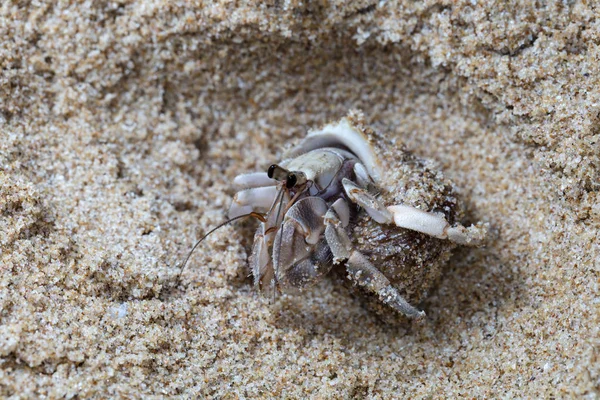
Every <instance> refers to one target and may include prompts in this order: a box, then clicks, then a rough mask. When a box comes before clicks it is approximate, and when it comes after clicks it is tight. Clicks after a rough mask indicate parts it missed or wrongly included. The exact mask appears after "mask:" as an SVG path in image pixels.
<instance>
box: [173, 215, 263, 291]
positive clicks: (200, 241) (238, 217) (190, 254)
mask: <svg viewBox="0 0 600 400" xmlns="http://www.w3.org/2000/svg"><path fill="white" fill-rule="evenodd" d="M246 217H253V218H256V219H258V220H259V221H261V222H266V221H267V220H266V219H265V216H264V215H262V214H260V213H257V212H254V211H252V212H251V213H248V214H243V215H238V216H237V217H234V218H231V219H228V220H227V221H225V222H223V223H221V224H219V225H217V226H215V227H214V228H212V229H211V230H210V231H208V233H207V234H206V235H204V236H202V237H201V238H200V239H199V240H198V241H197V242H196V244H194V247H192V249H191V250H190V252H189V253H188V255H187V257H186V258H185V260H184V261H183V263H182V264H181V269H180V270H179V274H178V275H177V281H179V278H180V277H181V274H182V273H183V270H184V269H185V266H186V265H187V262H188V260H189V259H190V257H191V256H192V253H193V252H194V250H196V247H198V245H200V243H202V242H203V241H204V239H206V238H207V237H208V236H209V235H210V234H211V233H213V232H214V231H216V230H217V229H219V228H222V227H224V226H225V225H228V224H230V223H232V222H233V221H236V220H238V219H242V218H246Z"/></svg>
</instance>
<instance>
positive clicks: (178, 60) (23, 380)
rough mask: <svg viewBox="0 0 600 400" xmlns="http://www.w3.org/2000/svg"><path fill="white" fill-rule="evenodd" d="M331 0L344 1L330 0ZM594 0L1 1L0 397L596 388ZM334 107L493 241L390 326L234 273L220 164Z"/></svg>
mask: <svg viewBox="0 0 600 400" xmlns="http://www.w3.org/2000/svg"><path fill="white" fill-rule="evenodd" d="M337 3H340V4H337ZM597 14H598V12H597V11H596V10H595V7H594V5H593V2H587V3H586V2H562V1H561V2H555V3H552V4H550V5H547V6H541V5H540V2H534V1H514V2H511V3H505V2H497V3H494V2H477V1H461V2H451V1H426V2H412V1H406V2H402V1H381V2H370V1H354V2H347V3H344V4H341V2H326V1H311V2H299V1H295V0H290V1H278V0H272V1H266V2H263V1H247V2H230V1H225V0H222V1H217V2H189V3H187V2H168V1H164V0H155V1H138V2H135V1H132V2H129V1H117V2H104V1H102V2H90V1H88V2H85V1H80V2H69V1H62V2H52V1H48V2H44V1H36V2H26V1H23V2H19V1H8V2H4V3H3V4H2V5H1V6H0V37H1V38H2V40H1V41H0V213H1V214H0V251H1V253H0V268H1V275H0V309H1V312H0V397H12V398H41V397H46V398H63V397H64V398H74V397H77V398H90V397H97V398H106V397H114V398H141V397H144V398H161V397H176V396H180V397H181V398H191V397H201V398H231V399H235V398H274V397H278V398H306V397H310V398H408V397H410V398H444V397H469V398H492V397H494V398H496V397H501V398H514V397H518V398H590V399H591V398H598V397H599V396H600V361H599V354H600V332H599V331H600V328H599V326H600V296H599V280H600V261H598V260H600V246H599V243H600V238H599V235H598V228H599V225H600V178H599V176H600V175H599V172H600V171H599V169H600V158H599V153H600V146H599V145H598V142H599V139H600V138H599V132H600V116H599V115H600V99H599V98H600V70H599V63H598V59H599V57H600V47H599V46H598V43H600V34H599V32H600V30H599V29H600V26H598V25H599V21H600V19H598V18H597ZM351 108H360V109H362V110H363V111H364V113H365V115H366V117H367V119H368V120H369V122H370V123H371V124H372V125H373V126H374V127H375V128H376V129H378V130H379V131H381V132H383V133H385V134H386V135H389V137H390V138H392V139H394V138H395V139H398V140H402V141H404V142H405V143H406V144H407V146H408V147H409V148H411V149H412V150H414V152H415V153H416V154H418V155H420V156H423V157H428V158H430V159H433V160H435V161H436V162H437V163H438V164H439V166H440V168H442V169H443V170H444V172H445V174H446V176H447V177H449V178H451V179H452V180H453V181H454V182H455V184H456V186H457V189H458V191H459V194H460V196H461V199H462V201H463V202H464V205H465V208H466V210H467V220H468V221H471V222H476V221H483V222H487V223H489V224H490V232H489V238H488V242H487V245H486V246H485V247H481V248H460V249H458V250H457V251H456V252H455V253H454V255H453V257H452V258H451V260H450V262H449V263H448V265H447V268H446V269H445V271H444V275H443V279H442V280H441V282H440V284H439V286H438V287H437V288H436V289H435V290H434V291H433V292H432V293H431V294H430V295H429V297H428V298H427V299H426V300H425V301H424V302H423V303H422V304H420V307H422V308H423V309H425V310H426V312H427V319H426V321H424V322H423V323H404V324H389V323H386V322H384V321H382V320H381V319H380V318H379V317H377V316H376V315H374V314H373V313H371V312H369V311H368V310H367V309H366V308H365V307H363V304H362V302H361V301H360V299H358V298H354V297H352V296H350V295H348V293H347V292H346V291H345V290H343V289H342V288H341V287H340V286H339V285H337V284H336V283H335V282H334V281H331V280H324V281H322V282H321V283H320V284H319V285H317V286H316V287H314V288H312V289H310V290H308V291H306V292H304V293H302V294H300V295H285V296H282V297H280V298H278V299H277V300H276V301H275V302H274V303H273V304H270V302H269V299H265V298H263V297H261V296H259V295H257V294H256V293H255V292H254V290H253V288H252V285H251V282H250V280H249V279H248V278H247V275H248V273H249V271H248V270H247V257H248V253H249V249H250V246H251V241H252V229H253V228H254V225H253V224H252V223H241V224H236V225H233V226H229V227H226V228H223V229H221V230H220V231H218V232H217V233H215V234H214V235H212V236H211V237H210V238H209V239H208V240H207V241H206V243H205V244H203V245H202V246H201V248H200V249H199V251H198V252H197V253H196V254H195V255H194V257H193V258H192V259H191V261H190V264H189V265H188V268H187V270H186V271H185V272H184V273H183V275H182V276H181V281H179V280H178V271H179V269H178V268H177V263H178V262H179V261H180V260H181V259H182V258H183V257H184V256H185V254H186V252H187V251H188V250H189V248H190V247H191V245H192V244H193V242H194V240H195V239H196V238H197V237H199V236H200V235H201V234H202V233H204V232H206V231H207V230H208V229H209V228H210V227H212V226H214V225H216V224H217V223H219V222H222V221H223V220H224V218H225V214H226V210H227V208H228V206H229V203H230V201H231V197H232V195H233V193H234V190H233V188H232V186H231V180H232V179H233V177H234V176H235V175H236V174H238V173H241V172H250V171H256V170H264V169H266V167H268V165H269V164H270V163H272V162H275V161H277V160H278V157H279V156H280V155H281V152H282V148H283V147H284V146H285V145H287V144H289V143H290V141H291V140H293V139H295V138H299V137H302V136H303V135H304V134H305V133H306V131H307V130H308V129H309V128H311V127H316V126H319V125H321V124H323V123H326V122H329V121H332V120H336V119H338V118H340V117H341V116H343V115H344V114H346V112H347V111H348V110H349V109H351Z"/></svg>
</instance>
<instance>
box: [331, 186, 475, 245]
mask: <svg viewBox="0 0 600 400" xmlns="http://www.w3.org/2000/svg"><path fill="white" fill-rule="evenodd" d="M342 184H343V186H344V190H345V191H346V193H347V194H348V197H349V198H350V200H352V201H353V202H355V203H356V204H358V205H359V206H361V207H362V208H364V209H365V211H366V212H367V213H368V214H369V216H370V217H371V218H373V219H374V220H375V221H377V222H379V223H380V224H391V223H394V224H395V225H396V226H399V227H401V228H406V229H410V230H413V231H417V232H421V233H424V234H426V235H429V236H433V237H436V238H438V239H448V240H450V241H452V242H455V243H458V244H465V245H471V246H473V245H478V244H479V243H481V241H482V240H483V238H484V236H485V229H484V228H483V226H480V225H478V226H470V227H468V228H466V227H464V226H462V225H460V224H456V225H455V226H450V224H449V223H448V221H446V218H444V217H443V216H442V215H441V214H436V213H431V212H426V211H423V210H419V209H418V208H415V207H411V206H407V205H403V204H400V205H394V206H389V207H385V206H384V205H383V203H381V202H380V201H379V200H378V199H377V198H376V197H375V196H373V195H372V194H371V193H369V192H368V191H367V190H365V189H363V188H361V187H359V186H357V185H356V184H355V183H354V182H352V181H350V180H348V179H344V180H343V181H342Z"/></svg>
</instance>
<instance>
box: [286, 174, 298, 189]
mask: <svg viewBox="0 0 600 400" xmlns="http://www.w3.org/2000/svg"><path fill="white" fill-rule="evenodd" d="M297 181H298V178H296V174H293V173H290V174H288V176H287V179H286V180H285V186H286V187H287V188H288V189H291V188H293V187H294V186H296V182H297Z"/></svg>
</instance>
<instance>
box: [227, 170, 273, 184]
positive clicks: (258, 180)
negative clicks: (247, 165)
mask: <svg viewBox="0 0 600 400" xmlns="http://www.w3.org/2000/svg"><path fill="white" fill-rule="evenodd" d="M233 184H234V185H235V186H237V187H239V188H258V187H264V186H275V185H276V184H277V181H276V180H275V179H271V178H269V175H267V173H266V172H252V173H249V174H241V175H238V176H236V177H235V178H234V179H233Z"/></svg>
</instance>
